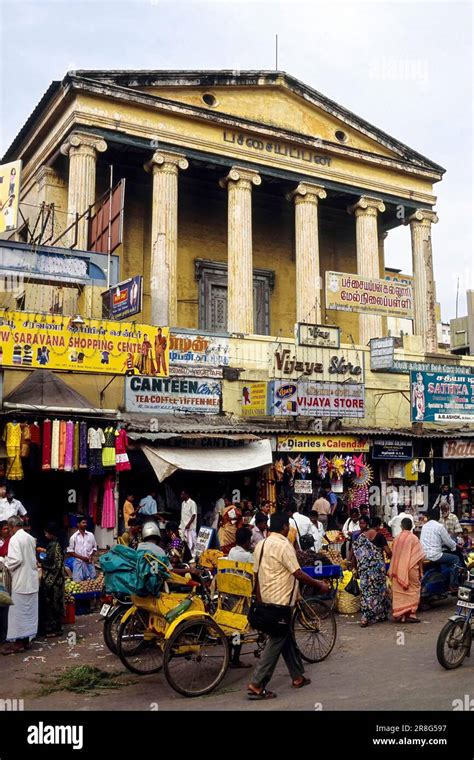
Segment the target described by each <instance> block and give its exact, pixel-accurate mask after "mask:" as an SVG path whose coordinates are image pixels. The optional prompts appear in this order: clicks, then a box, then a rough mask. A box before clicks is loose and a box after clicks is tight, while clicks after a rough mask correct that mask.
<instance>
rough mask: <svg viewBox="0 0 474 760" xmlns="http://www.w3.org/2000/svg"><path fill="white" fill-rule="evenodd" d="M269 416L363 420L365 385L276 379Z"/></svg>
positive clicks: (272, 384)
mask: <svg viewBox="0 0 474 760" xmlns="http://www.w3.org/2000/svg"><path fill="white" fill-rule="evenodd" d="M270 413H271V414H272V415H273V416H297V415H303V416H306V417H364V416H365V386H364V385H362V384H358V383H319V382H311V381H308V380H299V381H296V382H288V381H286V380H274V381H273V382H272V383H271V389H270Z"/></svg>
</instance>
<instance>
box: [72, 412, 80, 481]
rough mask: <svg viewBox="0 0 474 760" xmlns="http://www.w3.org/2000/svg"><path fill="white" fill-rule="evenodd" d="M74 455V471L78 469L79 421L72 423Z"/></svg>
mask: <svg viewBox="0 0 474 760" xmlns="http://www.w3.org/2000/svg"><path fill="white" fill-rule="evenodd" d="M73 446H74V457H73V467H74V472H76V471H77V470H78V469H79V423H78V422H75V423H74V442H73Z"/></svg>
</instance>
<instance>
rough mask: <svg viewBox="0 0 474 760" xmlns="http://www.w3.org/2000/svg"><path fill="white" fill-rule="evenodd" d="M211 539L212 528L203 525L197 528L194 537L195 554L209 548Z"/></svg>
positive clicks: (212, 535) (212, 534)
mask: <svg viewBox="0 0 474 760" xmlns="http://www.w3.org/2000/svg"><path fill="white" fill-rule="evenodd" d="M213 539H214V529H213V528H208V527H207V526H206V525H203V526H202V528H200V529H199V533H198V535H197V539H196V547H195V554H196V556H197V557H199V556H200V555H201V554H202V553H203V552H205V551H206V549H209V548H210V547H211V545H212V542H213Z"/></svg>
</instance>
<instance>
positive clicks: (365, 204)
mask: <svg viewBox="0 0 474 760" xmlns="http://www.w3.org/2000/svg"><path fill="white" fill-rule="evenodd" d="M377 211H380V213H382V212H383V211H385V204H384V202H383V201H381V200H380V198H372V197H370V196H369V195H361V197H360V198H359V200H358V201H356V203H354V204H353V205H352V206H348V207H347V212H348V213H349V214H355V215H356V216H362V215H364V216H377Z"/></svg>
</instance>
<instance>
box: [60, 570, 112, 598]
mask: <svg viewBox="0 0 474 760" xmlns="http://www.w3.org/2000/svg"><path fill="white" fill-rule="evenodd" d="M103 590H104V576H103V575H98V576H97V578H94V579H93V580H89V581H73V580H72V579H71V578H68V580H67V581H66V583H65V584H64V591H65V595H66V597H67V596H68V595H69V596H71V595H72V596H74V595H75V594H85V593H87V592H91V591H103ZM66 601H67V599H66Z"/></svg>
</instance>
